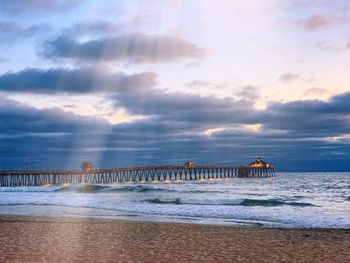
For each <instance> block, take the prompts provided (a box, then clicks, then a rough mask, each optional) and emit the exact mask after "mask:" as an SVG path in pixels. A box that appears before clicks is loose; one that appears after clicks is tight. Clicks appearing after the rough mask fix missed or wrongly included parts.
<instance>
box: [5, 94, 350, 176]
mask: <svg viewBox="0 0 350 263" xmlns="http://www.w3.org/2000/svg"><path fill="white" fill-rule="evenodd" d="M165 94H166V95H165ZM154 95H155V94H154V93H151V94H150V95H149V98H151V97H153V96H154ZM165 96H169V97H170V96H171V94H170V93H168V94H167V93H164V94H162V95H161V96H160V97H158V99H159V98H162V99H164V97H165ZM171 97H172V98H173V100H174V101H175V102H174V103H173V104H171V102H170V100H167V101H165V102H164V103H168V104H171V105H169V107H168V109H165V110H164V112H163V113H162V111H161V108H162V107H164V105H165V104H160V105H159V109H158V110H156V109H151V110H149V109H146V108H145V109H144V111H143V112H144V114H146V115H148V114H151V115H157V116H158V118H157V117H156V118H147V119H143V120H139V121H135V122H130V123H122V124H118V125H111V124H109V123H107V122H106V121H104V120H102V119H99V118H93V117H82V116H78V115H75V114H73V113H69V112H64V111H62V110H59V109H46V110H39V109H35V108H32V107H29V106H25V105H23V104H19V103H16V102H13V101H9V100H6V99H3V98H2V99H1V98H0V120H1V121H0V145H1V148H0V165H2V166H5V167H9V168H12V169H13V167H16V168H18V169H20V168H24V167H25V163H26V162H27V163H29V167H30V168H32V169H33V168H45V167H46V166H48V167H50V168H62V167H69V168H78V167H79V162H80V161H82V160H92V161H94V163H95V164H96V166H102V167H116V166H117V167H118V166H127V165H153V164H164V163H170V164H178V163H179V162H182V161H184V160H188V159H190V160H195V161H196V162H197V163H202V164H241V163H247V162H249V161H250V160H251V159H254V158H255V156H257V155H262V156H264V157H266V158H267V160H268V161H270V162H273V163H276V164H277V165H278V169H280V170H313V169H316V170H317V169H319V170H327V169H328V170H348V165H345V164H346V163H347V162H348V161H349V158H350V153H349V150H348V149H349V143H350V142H349V140H347V139H346V137H344V138H341V136H343V135H346V134H349V132H350V131H349V128H348V127H350V125H349V120H346V118H348V117H349V114H350V109H349V106H348V103H347V102H348V100H349V98H350V93H345V94H341V95H338V96H335V97H333V98H332V99H331V100H330V101H328V102H324V101H295V102H290V103H284V104H283V103H279V104H276V103H275V104H271V105H270V106H268V108H267V109H266V110H263V111H256V110H253V109H251V110H250V111H251V114H253V115H254V116H255V118H256V121H255V122H256V123H260V124H261V126H262V127H261V129H260V130H259V132H254V131H252V130H249V129H246V128H245V127H244V125H243V124H246V123H247V122H244V121H243V120H242V119H241V121H242V122H243V124H242V125H241V124H237V122H235V120H234V118H236V119H237V118H238V119H239V118H241V117H237V116H234V117H232V119H231V120H227V121H226V123H225V124H223V125H222V126H221V127H223V128H224V130H222V131H216V132H213V133H212V134H211V135H208V134H205V133H203V131H204V130H205V129H206V128H208V127H210V126H211V128H215V127H217V124H218V123H219V122H220V121H217V120H215V119H214V118H202V119H201V121H202V122H201V121H197V122H191V121H189V120H191V118H192V117H190V118H187V117H188V114H189V111H190V108H191V107H190V103H189V102H188V101H193V105H192V109H193V110H194V111H195V113H196V114H199V113H200V112H201V113H202V115H203V116H204V115H206V114H208V111H210V110H214V111H215V112H214V113H215V114H216V116H217V118H218V119H219V118H221V116H222V112H224V111H229V112H230V113H232V112H233V110H232V108H234V106H232V105H234V104H235V102H234V101H232V100H219V99H217V100H215V99H214V100H212V101H211V102H209V100H208V99H207V98H205V97H204V98H203V97H191V98H189V100H188V101H187V100H186V98H185V97H183V96H179V94H172V96H171ZM176 98H177V99H176ZM175 99H176V100H175ZM153 101H154V102H155V101H156V99H153ZM181 101H182V103H180V102H181ZM205 103H208V106H207V107H208V109H209V110H207V109H205V108H204V104H205ZM129 106H130V105H129ZM136 106H138V105H136ZM148 106H150V105H148ZM236 106H237V105H236ZM241 106H242V105H241ZM154 107H156V106H154ZM176 107H177V109H176ZM220 107H221V108H222V111H219V110H218V109H219V108H220ZM230 107H231V108H230ZM138 109H139V110H141V109H142V107H139V108H138ZM171 111H174V112H176V113H178V115H179V116H182V117H183V118H184V119H181V118H179V117H177V118H175V117H174V115H173V114H171ZM160 116H163V117H160ZM186 118H187V119H186ZM340 119H342V120H343V123H341V122H339V121H338V120H340ZM329 136H335V137H339V138H338V139H336V140H330V139H328V137H329ZM316 162H319V163H321V164H320V165H318V166H315V163H316ZM330 164H331V166H330Z"/></svg>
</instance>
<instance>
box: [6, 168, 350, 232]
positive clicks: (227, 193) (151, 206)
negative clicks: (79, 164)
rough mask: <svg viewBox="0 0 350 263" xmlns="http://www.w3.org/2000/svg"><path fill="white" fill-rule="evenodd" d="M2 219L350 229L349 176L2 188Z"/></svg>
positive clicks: (282, 175)
mask: <svg viewBox="0 0 350 263" xmlns="http://www.w3.org/2000/svg"><path fill="white" fill-rule="evenodd" d="M0 214H11V215H31V216H53V217H79V218H102V219H121V220H141V221H157V222H180V223H195V224H215V225H232V226H247V227H249V226H252V227H259V226H263V227H285V228H293V227H295V228H315V227H318V228H350V173H278V174H277V176H276V177H274V178H234V179H222V180H201V181H182V182H158V183H139V184H135V183H123V184H120V183H119V184H105V185H63V186H43V187H2V188H0Z"/></svg>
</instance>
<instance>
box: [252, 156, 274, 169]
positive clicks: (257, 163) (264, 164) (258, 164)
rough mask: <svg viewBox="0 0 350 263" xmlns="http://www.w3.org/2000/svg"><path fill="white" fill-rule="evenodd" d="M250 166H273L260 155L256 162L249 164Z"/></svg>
mask: <svg viewBox="0 0 350 263" xmlns="http://www.w3.org/2000/svg"><path fill="white" fill-rule="evenodd" d="M249 167H251V168H273V165H272V164H269V163H267V162H265V161H264V160H262V159H261V157H258V158H257V159H256V160H255V161H254V162H252V163H250V164H249Z"/></svg>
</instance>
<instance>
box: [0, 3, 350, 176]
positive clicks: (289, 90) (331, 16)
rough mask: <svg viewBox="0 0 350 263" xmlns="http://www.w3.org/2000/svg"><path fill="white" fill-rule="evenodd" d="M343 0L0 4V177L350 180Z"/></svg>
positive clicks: (349, 14) (346, 6) (348, 51)
mask: <svg viewBox="0 0 350 263" xmlns="http://www.w3.org/2000/svg"><path fill="white" fill-rule="evenodd" d="M349 28H350V3H349V2H348V1H339V0H334V1H326V0H313V1H311V0H310V1H306V0H303V1H301V0H290V1H284V0H269V1H267V0H266V1H263V0H249V1H243V0H241V1H240V0H218V1H211V0H186V1H185V0H182V1H181V0H164V1H161V0H140V1H136V0H135V1H132V0H130V1H107V0H103V1H102V0H101V1H92V0H85V1H83V0H32V1H21V0H0V169H68V168H69V169H77V168H79V166H80V162H82V161H92V162H93V163H94V166H95V167H102V168H111V167H125V166H148V165H165V164H169V165H170V164H171V165H180V164H182V163H183V162H185V161H188V160H191V161H194V162H195V163H196V164H198V165H200V164H202V165H214V164H216V165H240V164H247V163H249V162H251V161H253V160H254V159H255V158H256V157H257V156H261V157H262V158H263V159H264V160H266V161H267V162H269V163H273V164H275V166H276V169H277V170H278V171H350V165H349V163H350V77H349V76H350V74H349V73H350V30H349Z"/></svg>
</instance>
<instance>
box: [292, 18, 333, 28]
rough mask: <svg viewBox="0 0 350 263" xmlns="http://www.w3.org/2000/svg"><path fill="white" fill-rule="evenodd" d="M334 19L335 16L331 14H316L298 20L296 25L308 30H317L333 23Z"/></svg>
mask: <svg viewBox="0 0 350 263" xmlns="http://www.w3.org/2000/svg"><path fill="white" fill-rule="evenodd" d="M334 21H335V17H334V16H332V15H330V14H315V15H312V16H309V17H307V18H305V19H300V20H298V21H297V22H296V25H297V26H299V27H300V28H301V29H304V30H306V31H315V30H318V29H321V28H325V27H327V26H329V25H331V24H332V23H333V22H334Z"/></svg>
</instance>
